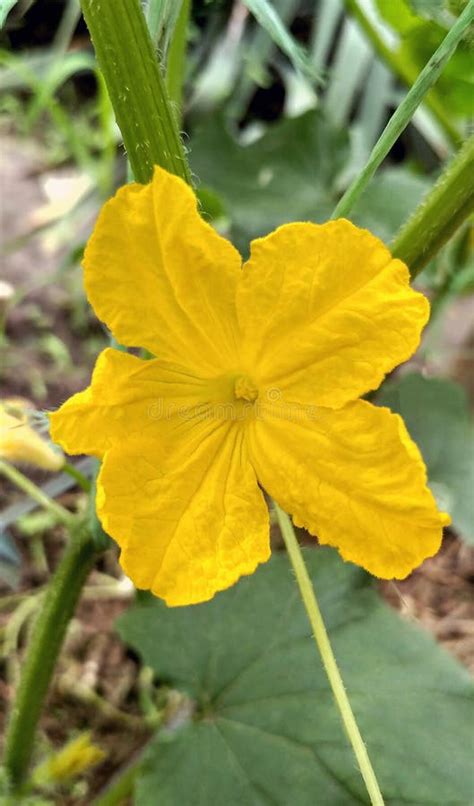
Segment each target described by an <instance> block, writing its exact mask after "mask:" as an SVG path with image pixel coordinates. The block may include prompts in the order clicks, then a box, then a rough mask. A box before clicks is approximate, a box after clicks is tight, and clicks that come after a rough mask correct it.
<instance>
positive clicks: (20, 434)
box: [0, 398, 64, 471]
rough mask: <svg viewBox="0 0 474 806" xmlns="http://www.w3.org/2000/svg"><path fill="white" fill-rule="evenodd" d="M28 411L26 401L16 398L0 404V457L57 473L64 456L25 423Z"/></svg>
mask: <svg viewBox="0 0 474 806" xmlns="http://www.w3.org/2000/svg"><path fill="white" fill-rule="evenodd" d="M29 408H30V406H29V404H28V402H27V401H24V400H20V399H18V398H12V399H7V400H4V401H3V403H2V404H0V457H1V458H2V459H8V461H10V462H25V463H26V464H31V465H35V466H36V467H39V468H41V469H42V470H51V471H55V470H60V468H61V467H62V466H63V464H64V456H63V454H62V453H61V451H58V450H55V449H54V448H53V447H52V446H51V445H50V444H49V443H48V442H47V441H46V440H45V439H44V438H43V437H42V436H40V434H38V433H37V432H36V431H34V429H33V428H32V427H31V425H30V424H29V423H28V416H27V412H28V409H29Z"/></svg>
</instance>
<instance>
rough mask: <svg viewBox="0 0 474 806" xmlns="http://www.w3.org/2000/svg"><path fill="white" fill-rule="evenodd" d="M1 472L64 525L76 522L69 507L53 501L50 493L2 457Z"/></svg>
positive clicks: (0, 461)
mask: <svg viewBox="0 0 474 806" xmlns="http://www.w3.org/2000/svg"><path fill="white" fill-rule="evenodd" d="M0 473H1V474H2V475H3V476H5V477H6V478H7V479H8V480H9V481H11V482H12V484H14V485H15V486H16V487H18V488H19V489H20V490H23V492H24V493H26V495H28V496H29V497H30V498H32V499H33V501H36V503H37V504H39V505H40V506H41V507H43V509H46V510H47V511H48V512H51V513H52V514H53V515H54V516H55V517H56V518H57V519H58V521H59V522H60V523H62V524H63V525H64V526H67V527H71V526H72V525H73V524H74V523H75V522H76V517H75V516H74V515H71V513H70V512H68V510H67V509H65V508H64V507H62V506H61V504H57V503H56V501H53V499H52V498H50V497H49V495H46V493H44V492H43V491H42V490H40V488H39V487H37V486H36V484H35V483H34V482H33V481H30V479H29V478H27V477H26V476H25V475H24V474H23V473H22V472H21V471H20V470H17V468H16V467H13V465H11V464H10V463H9V462H5V460H4V459H0Z"/></svg>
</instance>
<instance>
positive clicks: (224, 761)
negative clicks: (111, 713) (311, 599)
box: [118, 549, 474, 806]
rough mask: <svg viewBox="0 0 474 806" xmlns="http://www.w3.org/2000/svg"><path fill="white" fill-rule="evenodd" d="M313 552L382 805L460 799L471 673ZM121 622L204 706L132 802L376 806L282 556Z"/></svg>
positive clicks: (312, 565) (466, 762)
mask: <svg viewBox="0 0 474 806" xmlns="http://www.w3.org/2000/svg"><path fill="white" fill-rule="evenodd" d="M305 556H306V560H307V563H308V566H309V569H310V572H311V574H312V577H313V579H314V581H315V584H316V588H317V590H318V595H319V600H320V603H321V607H322V610H323V613H324V618H325V621H326V624H327V626H328V630H329V633H330V636H331V639H332V641H333V642H334V647H335V652H336V656H337V658H338V661H339V663H340V666H341V669H342V673H343V677H344V679H345V682H346V685H347V689H348V692H349V696H350V699H351V702H352V705H353V708H354V711H355V713H356V717H357V720H358V722H359V725H360V728H361V731H362V735H363V736H364V738H365V740H366V742H367V744H368V749H369V754H370V757H371V759H372V762H373V764H374V766H375V770H376V773H377V776H378V779H379V781H380V783H381V785H382V789H383V792H384V795H385V797H386V799H387V803H390V806H407V804H411V805H412V806H414V805H415V804H428V803H429V804H430V806H435V804H440V806H441V804H442V806H447V804H448V803H449V804H453V806H454V804H458V805H459V806H461V804H467V803H468V802H469V799H470V796H471V791H472V790H471V776H470V765H471V754H470V752H469V746H470V738H471V730H472V720H473V719H474V701H473V688H472V684H471V682H470V680H469V677H468V674H467V672H466V671H465V670H464V669H462V668H461V667H460V666H459V665H458V664H457V662H456V661H454V660H453V659H452V658H451V657H449V656H448V655H447V654H445V653H444V651H443V650H441V649H440V648H439V647H438V646H436V645H435V643H434V642H433V640H432V639H431V638H430V637H429V636H428V635H426V634H425V633H423V632H421V631H419V630H418V629H417V628H415V627H414V626H412V625H410V624H406V623H403V622H402V621H401V620H400V618H399V616H398V615H396V614H395V613H394V612H392V611H390V610H389V609H388V608H387V607H386V606H385V605H384V604H383V603H382V602H381V601H380V599H379V597H378V596H377V594H376V593H375V592H374V591H373V590H372V589H371V583H370V581H369V578H368V576H367V575H366V574H365V573H364V572H362V571H361V570H360V569H357V568H355V567H354V566H352V565H349V564H345V563H344V562H343V561H342V560H340V558H339V557H338V556H337V554H336V553H335V552H334V551H332V550H331V549H319V550H307V551H306V552H305ZM118 628H119V632H120V634H121V636H122V638H123V639H124V641H126V642H127V643H128V644H130V645H131V646H132V647H133V649H134V650H135V651H136V652H137V653H138V654H139V655H140V656H141V658H142V659H143V661H144V662H145V663H146V664H147V665H149V666H151V667H152V668H153V669H154V670H155V672H156V675H157V677H158V679H159V680H160V681H162V682H166V683H167V684H169V685H170V686H172V687H174V688H175V689H179V690H181V691H182V692H185V693H186V694H187V695H189V696H190V697H192V698H193V700H194V703H195V712H194V715H193V717H192V718H190V717H189V714H188V716H187V717H186V713H185V711H184V710H183V711H182V712H181V714H180V713H177V712H176V710H175V712H174V716H173V717H171V718H170V720H169V722H168V725H167V727H166V728H164V729H163V730H161V731H160V732H158V734H157V735H156V737H155V738H154V739H153V741H152V743H151V745H150V746H149V748H148V751H147V757H146V762H145V765H144V768H143V769H142V770H141V772H140V775H139V776H138V781H137V792H136V800H135V803H136V804H137V806H149V804H150V803H154V802H156V798H157V797H159V802H160V806H180V804H190V805H191V804H192V805H193V806H208V804H214V803H215V804H224V803H225V804H230V806H238V804H239V806H240V804H245V806H266V804H273V805H274V806H288V804H295V806H296V804H297V806H314V804H324V806H352V804H361V803H367V802H368V801H367V795H366V794H365V790H364V785H363V783H362V780H361V778H360V774H359V772H358V770H357V768H356V766H355V764H354V761H353V758H352V753H351V750H350V748H349V746H348V742H347V740H346V737H345V735H344V733H343V730H342V727H341V724H340V722H339V717H338V714H337V712H336V710H335V706H334V703H333V700H332V695H331V691H330V689H329V686H328V683H327V680H326V676H325V673H324V671H323V669H322V667H321V662H320V659H319V658H318V656H317V653H316V649H315V647H314V643H313V641H312V639H311V638H310V629H309V626H308V622H307V618H306V615H305V612H304V610H303V606H302V604H301V601H300V599H299V595H298V592H297V589H296V583H295V580H294V577H293V574H292V572H291V570H290V566H289V563H288V560H287V557H286V555H284V554H277V555H276V556H274V557H273V559H272V560H271V561H270V562H269V563H268V564H266V565H264V566H262V567H261V568H260V569H259V570H258V571H257V572H256V574H255V575H253V576H252V577H250V578H247V579H243V580H241V581H240V582H239V583H238V585H236V586H235V587H234V588H231V589H230V590H228V591H225V592H224V593H221V594H219V595H218V596H217V597H216V598H215V599H214V600H213V601H212V602H210V603H207V604H203V605H198V606H194V607H184V608H175V609H168V608H167V607H166V606H165V605H164V604H163V603H161V602H160V601H159V600H158V599H153V598H152V597H149V598H148V600H147V602H146V603H144V604H140V605H135V606H134V607H132V608H131V609H130V610H129V611H128V612H127V613H125V614H124V615H123V616H122V617H121V618H120V619H119V622H118ZM176 700H177V697H176V696H175V701H176ZM178 725H180V727H178ZM446 759H449V764H448V763H446Z"/></svg>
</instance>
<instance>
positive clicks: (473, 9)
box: [331, 0, 474, 218]
mask: <svg viewBox="0 0 474 806" xmlns="http://www.w3.org/2000/svg"><path fill="white" fill-rule="evenodd" d="M473 21H474V0H469V3H468V5H467V6H466V8H465V9H464V11H463V13H462V14H461V16H460V17H459V18H458V19H457V20H456V22H455V23H454V25H453V27H452V28H451V29H450V31H448V33H447V34H446V36H445V37H444V39H443V41H442V42H441V45H440V46H439V48H437V50H436V51H435V52H434V53H433V55H432V57H431V59H430V60H429V61H428V63H427V64H426V65H425V67H424V68H423V70H422V71H421V73H420V75H419V76H418V78H417V79H416V81H415V83H414V84H413V86H412V87H411V89H410V90H409V92H408V93H407V94H406V96H405V98H404V99H403V101H402V103H401V104H400V106H399V107H398V108H397V109H396V111H395V112H394V114H393V115H392V117H391V118H390V120H389V122H388V123H387V125H386V127H385V129H384V130H383V132H382V134H381V135H380V137H379V139H378V140H377V142H376V144H375V146H374V147H373V149H372V151H371V153H370V156H369V159H368V160H367V162H366V164H365V166H364V168H363V169H362V171H361V172H360V174H359V175H358V176H357V177H356V178H355V180H354V181H353V182H352V184H351V185H350V186H349V187H348V189H347V190H346V192H345V193H344V195H343V196H342V198H341V199H340V200H339V202H338V204H337V205H336V207H335V209H334V212H333V214H332V216H331V218H343V217H344V216H347V215H348V213H349V212H350V210H352V208H353V207H354V204H355V203H356V201H357V199H358V198H359V197H360V196H361V194H362V193H363V191H364V190H365V188H366V187H367V185H368V183H369V182H370V180H371V179H372V177H373V175H374V174H375V172H376V170H377V168H378V167H379V166H380V165H381V163H382V162H383V160H384V159H385V157H386V156H387V154H388V152H389V151H390V149H391V148H392V146H393V145H394V143H395V142H396V141H397V139H398V138H399V136H400V134H401V133H402V132H403V131H404V129H406V127H407V126H408V124H409V123H410V121H411V119H412V117H413V114H414V112H415V110H416V109H417V107H418V106H419V105H420V103H421V102H422V100H423V99H424V97H425V95H426V93H427V92H428V90H429V89H431V87H432V86H433V84H434V83H435V81H436V80H437V79H438V77H439V76H440V75H441V72H442V70H443V67H444V66H445V64H446V62H447V61H448V60H449V59H450V58H451V56H452V55H453V53H454V51H455V50H456V47H457V46H458V44H459V42H460V41H461V39H462V38H463V36H464V34H465V32H466V31H467V29H468V28H469V26H470V25H471V24H472V22H473Z"/></svg>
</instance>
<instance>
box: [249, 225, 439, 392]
mask: <svg viewBox="0 0 474 806" xmlns="http://www.w3.org/2000/svg"><path fill="white" fill-rule="evenodd" d="M237 311H238V318H239V323H240V326H241V329H242V332H243V346H242V348H241V355H242V365H243V366H245V367H246V368H248V371H249V372H252V373H253V376H254V380H256V381H257V382H258V383H259V384H260V385H261V386H267V387H273V388H276V389H278V390H279V391H280V392H281V394H282V395H283V397H284V398H285V399H287V400H290V401H292V400H294V401H299V402H300V403H315V404H317V405H321V406H330V407H331V408H339V407H340V406H343V405H344V404H345V403H347V402H348V401H349V400H354V399H355V398H357V397H359V396H360V395H361V394H364V393H365V392H367V391H369V390H370V389H376V388H377V387H378V386H379V384H380V383H381V381H382V380H383V377H384V375H385V374H386V373H387V372H388V371H389V370H391V369H393V367H395V366H396V365H397V364H399V363H401V362H402V361H405V360H406V359H407V358H409V356H411V355H412V353H413V352H414V351H415V349H416V347H417V345H418V342H419V339H420V333H421V330H422V328H423V326H424V325H425V324H426V321H427V319H428V313H429V305H428V302H427V300H426V299H425V297H424V296H423V295H422V294H419V293H417V292H415V291H413V290H412V289H411V288H410V286H409V274H408V270H407V268H406V266H405V265H404V264H403V263H401V261H399V260H394V259H392V257H391V255H390V253H389V251H388V249H386V247H385V246H384V245H383V243H382V242H381V241H379V240H378V238H375V237H374V236H373V235H371V234H370V233H369V232H368V231H367V230H362V229H359V228H358V227H355V226H354V225H353V224H351V223H350V222H349V221H345V220H344V219H341V220H339V221H330V222H328V223H327V224H323V225H321V226H320V225H317V224H309V223H306V224H301V223H296V224H288V225H285V226H283V227H280V228H279V229H277V230H276V231H275V232H273V233H272V234H271V235H268V236H267V237H266V238H261V239H258V240H256V241H253V242H252V245H251V256H250V259H249V261H248V262H247V263H246V264H245V266H244V271H243V276H242V281H241V283H240V285H239V289H238V292H237Z"/></svg>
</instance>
